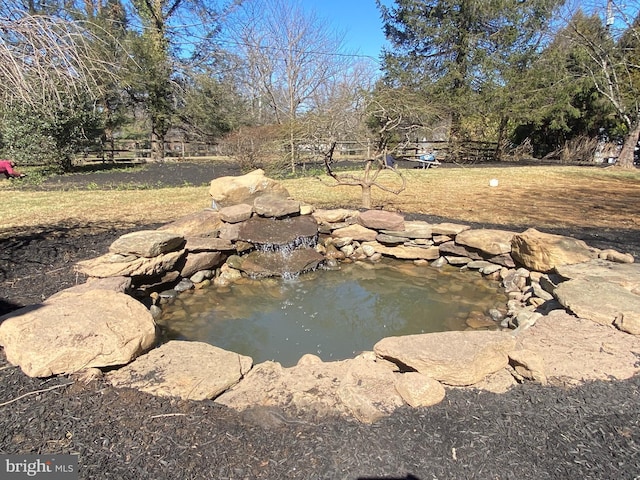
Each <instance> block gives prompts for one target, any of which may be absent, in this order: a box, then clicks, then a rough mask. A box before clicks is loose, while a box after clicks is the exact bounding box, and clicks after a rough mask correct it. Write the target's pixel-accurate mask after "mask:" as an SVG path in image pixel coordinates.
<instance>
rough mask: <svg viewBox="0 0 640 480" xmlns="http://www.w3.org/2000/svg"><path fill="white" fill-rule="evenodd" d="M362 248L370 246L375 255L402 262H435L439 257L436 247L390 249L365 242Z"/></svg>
mask: <svg viewBox="0 0 640 480" xmlns="http://www.w3.org/2000/svg"><path fill="white" fill-rule="evenodd" d="M362 246H363V247H364V246H370V247H372V248H373V249H374V250H375V251H376V252H377V253H381V254H382V255H387V256H389V257H394V258H399V259H403V260H435V259H436V258H438V257H439V256H440V249H439V248H438V247H425V248H423V247H405V246H396V247H390V246H387V245H382V244H381V243H379V242H365V243H363V244H362Z"/></svg>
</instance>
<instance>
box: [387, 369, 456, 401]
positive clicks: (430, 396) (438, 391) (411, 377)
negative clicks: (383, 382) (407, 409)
mask: <svg viewBox="0 0 640 480" xmlns="http://www.w3.org/2000/svg"><path fill="white" fill-rule="evenodd" d="M396 391H397V392H398V393H399V394H400V396H401V397H402V399H403V400H404V401H405V402H407V403H408V404H409V405H411V406H412V407H414V408H418V407H430V406H432V405H436V404H438V403H440V402H441V401H442V400H444V397H445V395H446V392H445V389H444V387H443V386H442V384H441V383H440V382H438V381H437V380H434V379H433V378H431V377H428V376H426V375H423V374H422V373H418V372H407V373H403V374H402V375H400V376H399V378H398V380H397V382H396Z"/></svg>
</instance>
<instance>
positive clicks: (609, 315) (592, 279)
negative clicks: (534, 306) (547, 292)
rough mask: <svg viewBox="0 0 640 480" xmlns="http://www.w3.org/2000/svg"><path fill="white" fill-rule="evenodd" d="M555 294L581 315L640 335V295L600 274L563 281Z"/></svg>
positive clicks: (565, 304)
mask: <svg viewBox="0 0 640 480" xmlns="http://www.w3.org/2000/svg"><path fill="white" fill-rule="evenodd" d="M553 294H554V295H555V297H556V298H557V299H558V301H559V302H560V304H561V305H562V306H564V307H565V308H567V309H569V310H570V311H571V312H573V313H575V314H576V315H577V316H579V317H582V318H587V319H589V320H592V321H594V322H596V323H600V324H603V325H612V324H615V325H616V326H618V327H619V328H620V329H621V330H624V331H626V332H628V333H631V334H634V335H640V294H636V293H632V292H630V291H629V290H627V289H625V288H623V287H622V286H620V285H618V284H616V283H612V282H610V281H608V280H607V279H606V278H602V277H596V276H585V277H580V278H576V279H573V280H568V281H566V282H562V283H561V284H560V285H558V286H557V287H556V288H555V290H554V292H553Z"/></svg>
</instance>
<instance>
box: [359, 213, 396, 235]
mask: <svg viewBox="0 0 640 480" xmlns="http://www.w3.org/2000/svg"><path fill="white" fill-rule="evenodd" d="M358 223H359V224H360V225H362V226H363V227H366V228H372V229H374V230H404V228H405V227H404V216H402V215H400V214H399V213H395V212H389V211H387V210H366V211H364V212H360V214H359V215H358Z"/></svg>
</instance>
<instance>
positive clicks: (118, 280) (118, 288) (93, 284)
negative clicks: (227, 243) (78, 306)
mask: <svg viewBox="0 0 640 480" xmlns="http://www.w3.org/2000/svg"><path fill="white" fill-rule="evenodd" d="M130 287H131V278H130V277H123V276H120V277H106V278H93V277H89V278H88V279H87V282H86V283H81V284H80V285H74V286H73V287H69V288H66V289H64V290H61V291H59V292H57V293H54V294H53V295H51V296H50V297H49V298H47V301H51V300H54V299H56V298H58V297H60V296H62V295H67V294H72V295H79V294H81V293H85V292H88V291H89V290H111V291H113V292H120V293H126V292H127V290H129V288H130Z"/></svg>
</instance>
